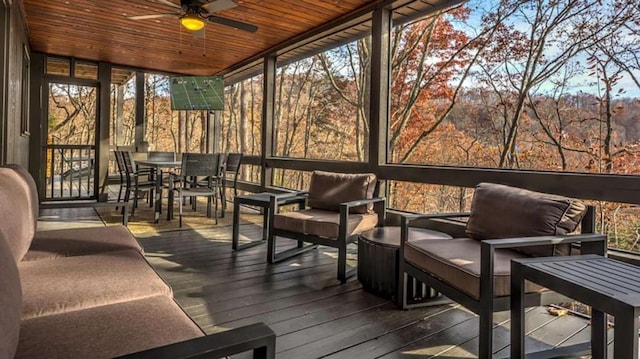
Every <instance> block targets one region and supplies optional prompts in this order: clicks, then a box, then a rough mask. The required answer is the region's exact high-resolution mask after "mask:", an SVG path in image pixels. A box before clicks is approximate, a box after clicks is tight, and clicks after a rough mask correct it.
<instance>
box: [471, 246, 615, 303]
mask: <svg viewBox="0 0 640 359" xmlns="http://www.w3.org/2000/svg"><path fill="white" fill-rule="evenodd" d="M562 243H582V245H583V249H584V251H585V252H586V253H590V254H600V255H605V252H606V248H607V236H605V235H602V234H595V233H586V234H571V235H566V236H539V237H523V238H503V239H485V240H482V241H480V288H485V289H486V291H487V292H488V293H493V264H494V256H495V252H496V249H499V248H519V247H529V246H539V245H552V244H562ZM485 300H487V299H485Z"/></svg>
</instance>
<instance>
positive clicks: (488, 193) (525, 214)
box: [466, 183, 586, 256]
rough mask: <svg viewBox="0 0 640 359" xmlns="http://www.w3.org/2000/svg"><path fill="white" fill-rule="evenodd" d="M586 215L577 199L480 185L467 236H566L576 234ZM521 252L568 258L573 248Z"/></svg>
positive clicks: (525, 249)
mask: <svg viewBox="0 0 640 359" xmlns="http://www.w3.org/2000/svg"><path fill="white" fill-rule="evenodd" d="M585 212H586V205H585V204H584V203H582V202H581V201H579V200H576V199H572V198H567V197H562V196H556V195H552V194H547V193H540V192H534V191H529V190H526V189H522V188H515V187H509V186H505V185H500V184H495V183H480V184H478V186H476V190H475V193H474V195H473V200H472V202H471V216H470V217H469V221H468V222H467V228H466V233H467V235H468V236H469V237H471V238H474V239H478V240H482V239H499V238H518V237H534V236H553V235H565V234H568V233H571V232H573V231H575V229H576V227H577V226H578V224H580V221H581V220H582V217H583V216H584V214H585ZM518 251H520V252H522V253H524V254H527V255H530V256H552V255H566V254H568V253H569V245H566V244H565V245H558V246H535V247H526V248H520V249H518Z"/></svg>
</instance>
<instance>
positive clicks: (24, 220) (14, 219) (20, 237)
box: [0, 167, 35, 263]
mask: <svg viewBox="0 0 640 359" xmlns="http://www.w3.org/2000/svg"><path fill="white" fill-rule="evenodd" d="M28 191H29V190H28V186H27V184H26V182H25V181H24V179H22V177H21V176H20V175H19V174H18V173H17V172H16V171H14V170H13V169H11V168H6V167H1V168H0V198H2V200H0V218H2V220H0V232H2V234H3V235H4V238H5V239H6V241H7V244H8V245H9V248H10V249H11V253H12V254H13V258H14V260H15V261H16V263H17V262H19V261H21V260H22V257H23V256H24V254H25V253H26V252H27V250H28V249H29V245H30V244H31V240H32V239H33V235H34V233H35V227H34V226H33V212H32V211H31V208H30V205H29V195H28Z"/></svg>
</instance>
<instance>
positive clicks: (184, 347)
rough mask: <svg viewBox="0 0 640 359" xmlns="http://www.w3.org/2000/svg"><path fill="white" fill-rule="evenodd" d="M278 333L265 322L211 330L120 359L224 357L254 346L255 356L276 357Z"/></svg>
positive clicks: (252, 348)
mask: <svg viewBox="0 0 640 359" xmlns="http://www.w3.org/2000/svg"><path fill="white" fill-rule="evenodd" d="M275 348H276V335H275V333H274V332H273V331H272V330H271V328H269V327H268V326H267V325H266V324H264V323H256V324H251V325H247V326H244V327H240V328H236V329H231V330H227V331H224V332H220V333H215V334H209V335H206V336H203V337H199V338H195V339H190V340H186V341H183V342H179V343H175V344H169V345H165V346H162V347H157V348H152V349H149V350H145V351H141V352H137V353H133V354H129V355H125V356H122V357H120V358H121V359H125V358H126V359H143V358H154V359H164V358H167V359H169V358H171V359H173V358H216V359H217V358H221V357H225V356H228V355H232V354H237V353H242V352H246V351H249V350H253V357H254V358H275Z"/></svg>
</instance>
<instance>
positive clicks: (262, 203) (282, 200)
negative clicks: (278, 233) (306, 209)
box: [231, 192, 299, 251]
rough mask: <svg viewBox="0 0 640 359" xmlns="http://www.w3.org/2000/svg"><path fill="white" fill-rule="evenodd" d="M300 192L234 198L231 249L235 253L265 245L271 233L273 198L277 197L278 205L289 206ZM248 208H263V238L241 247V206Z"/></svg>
mask: <svg viewBox="0 0 640 359" xmlns="http://www.w3.org/2000/svg"><path fill="white" fill-rule="evenodd" d="M298 194H299V193H298V192H293V193H283V194H276V193H270V192H261V193H253V194H247V195H242V196H235V197H234V198H233V234H232V237H231V248H232V249H233V250H234V251H239V250H241V249H245V248H249V247H253V246H257V245H259V244H262V243H265V242H266V240H267V233H268V231H269V218H270V215H271V214H270V213H269V204H270V202H271V197H273V196H275V197H277V198H278V204H279V205H283V204H287V201H288V200H290V199H292V198H294V197H295V196H297V195H298ZM243 204H244V205H246V206H256V207H261V208H262V213H263V223H262V238H261V239H260V240H256V241H252V242H249V243H245V244H242V245H240V244H239V243H238V237H239V234H240V205H243Z"/></svg>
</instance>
